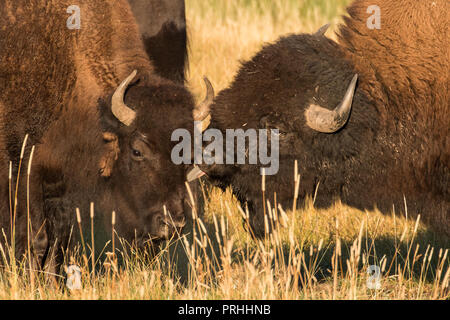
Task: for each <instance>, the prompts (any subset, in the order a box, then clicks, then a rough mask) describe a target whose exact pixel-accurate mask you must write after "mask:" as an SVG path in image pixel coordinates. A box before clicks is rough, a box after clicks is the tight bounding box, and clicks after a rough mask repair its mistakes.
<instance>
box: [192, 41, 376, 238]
mask: <svg viewBox="0 0 450 320" xmlns="http://www.w3.org/2000/svg"><path fill="white" fill-rule="evenodd" d="M357 78H358V77H357V75H356V74H355V72H354V71H353V67H352V65H351V63H349V62H348V61H347V60H345V57H344V55H343V53H342V52H341V50H340V49H339V47H338V45H337V44H335V43H334V42H333V41H332V40H329V39H327V38H325V37H323V36H322V35H321V34H316V35H299V36H290V37H286V38H283V39H281V40H280V41H279V42H278V43H276V44H273V45H269V46H266V47H265V48H264V49H263V50H262V51H261V52H259V53H258V54H257V55H256V56H255V57H254V58H253V59H252V60H251V61H249V62H247V63H245V64H244V65H243V66H242V68H241V70H240V71H239V73H238V75H237V76H236V78H235V80H234V82H233V83H232V84H231V86H230V87H229V88H228V89H225V90H223V91H222V92H220V93H219V94H218V96H217V98H216V99H215V101H214V103H213V104H212V106H211V125H210V128H217V129H219V130H220V131H221V132H222V134H223V135H225V133H226V130H227V129H234V130H236V129H243V130H248V129H256V130H260V129H278V130H279V136H278V141H279V171H278V173H277V174H276V175H273V176H268V177H267V178H266V180H265V181H266V199H271V202H272V205H273V202H274V201H273V199H274V193H275V192H276V194H277V202H278V203H279V204H282V205H283V207H284V208H291V207H292V201H293V198H294V190H295V188H294V171H295V170H294V163H295V160H297V162H298V173H299V174H300V176H301V182H300V190H299V197H300V198H302V197H305V196H307V195H312V196H314V194H315V191H316V188H318V187H319V189H318V193H317V198H316V204H319V205H323V206H326V205H329V204H330V203H331V202H332V201H333V200H334V197H335V196H336V197H339V196H343V197H345V194H344V192H347V190H348V189H347V188H348V186H347V185H351V183H352V182H351V179H355V180H357V176H358V174H361V172H359V173H358V174H356V171H357V170H359V169H360V168H359V167H358V168H357V167H356V166H359V164H361V163H364V162H365V161H366V160H362V159H361V156H362V155H364V156H365V155H367V154H368V153H367V152H365V149H367V145H370V144H371V141H373V140H372V139H373V132H374V131H376V129H375V128H376V126H377V121H378V118H377V115H376V111H375V109H374V108H373V105H371V104H370V103H369V102H368V99H367V98H366V97H365V95H364V93H363V92H362V91H360V90H357ZM371 151H372V150H371ZM365 163H367V162H365ZM260 167H264V166H262V165H261V164H260V163H259V162H258V165H253V164H249V161H248V154H247V159H246V164H244V165H236V164H234V165H231V164H223V165H222V164H220V165H217V164H215V165H210V166H208V165H201V166H200V168H201V169H202V170H203V171H204V172H205V173H206V174H207V175H208V176H209V177H210V178H211V179H212V180H213V181H214V182H216V183H217V184H218V185H219V186H231V187H232V189H233V192H234V193H235V195H236V196H237V197H238V198H239V199H240V200H241V201H244V202H247V203H248V204H249V209H250V211H251V212H250V215H251V224H252V226H253V227H254V232H255V233H256V234H263V233H264V217H263V212H264V210H263V200H262V192H261V180H262V179H261V175H260V170H259V169H260ZM355 170H356V171H355ZM362 174H365V171H363V172H362ZM360 180H361V179H360ZM354 185H356V183H354ZM299 203H300V202H299ZM264 205H265V204H264ZM252 211H253V212H252Z"/></svg>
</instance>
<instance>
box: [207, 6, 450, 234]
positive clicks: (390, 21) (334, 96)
mask: <svg viewBox="0 0 450 320" xmlns="http://www.w3.org/2000/svg"><path fill="white" fill-rule="evenodd" d="M433 3H434V4H433ZM373 4H378V5H379V6H380V7H381V10H382V16H381V30H370V29H368V28H367V26H366V21H367V18H368V17H369V16H370V15H369V14H367V13H366V10H367V7H368V6H369V5H373ZM448 6H449V4H448V1H445V0H442V1H408V0H405V1H355V3H354V4H352V5H351V6H350V7H349V13H350V17H349V18H346V19H345V25H343V26H341V27H340V34H341V36H340V37H339V38H340V44H337V43H335V42H334V41H332V40H330V39H328V38H326V37H323V36H320V35H291V36H287V37H283V38H281V39H280V40H279V41H277V42H276V43H274V44H271V45H266V46H265V47H264V48H263V49H262V50H261V51H260V52H259V53H257V54H256V55H255V57H253V58H252V59H251V60H250V61H248V62H246V63H244V64H243V66H242V68H241V69H240V70H239V72H238V74H237V76H236V78H235V79H234V81H233V83H232V84H231V86H230V87H229V88H227V89H225V90H223V91H222V92H220V93H219V95H218V96H217V98H216V100H215V102H214V104H213V106H212V107H211V110H212V122H211V127H215V128H219V129H221V130H223V131H224V130H225V129H228V128H242V129H249V128H278V129H279V130H280V131H281V133H282V135H281V136H280V171H279V173H278V174H277V175H275V176H269V177H267V179H266V188H267V191H266V195H267V197H272V199H273V195H274V192H276V193H277V200H278V203H281V204H282V205H283V206H284V207H285V208H290V207H291V206H292V199H293V192H294V179H293V177H294V174H293V173H294V169H293V165H294V160H298V163H299V173H300V175H301V180H300V197H301V198H303V197H305V196H306V195H308V194H310V195H314V194H315V192H316V188H318V189H317V198H316V205H317V206H319V207H327V206H329V205H330V204H332V202H333V201H334V200H336V199H341V200H342V201H343V202H344V203H346V204H349V205H351V206H355V207H357V208H360V209H372V208H374V207H378V208H379V209H381V210H382V211H383V212H385V213H389V212H390V211H391V210H392V209H395V211H396V212H397V213H401V212H404V209H405V204H406V206H407V208H408V213H409V216H410V217H415V216H416V215H417V214H419V213H420V214H421V215H422V219H423V220H425V221H426V222H427V223H429V224H431V225H432V226H433V227H434V228H436V229H437V230H440V231H443V232H445V233H447V234H449V233H450V219H449V215H450V190H449V180H450V169H449V167H450V156H449V153H450V134H449V130H450V125H449V124H450V111H449V106H448V70H449V50H448V49H449V48H448V43H449V41H448V34H449V33H448V31H447V27H448V18H447V16H446V15H447V13H448ZM356 73H357V74H358V75H359V81H358V85H357V89H356V92H355V97H354V101H353V107H352V112H351V115H350V118H349V121H348V123H347V124H346V126H345V127H344V128H342V129H341V130H339V131H337V132H336V133H334V134H324V133H320V132H317V131H314V130H312V129H311V128H310V127H308V126H307V125H306V122H305V118H304V112H305V109H306V108H307V107H308V106H309V104H311V103H314V104H320V105H321V106H323V107H326V108H329V109H333V108H335V106H336V105H337V104H338V103H339V101H340V99H342V98H343V96H344V94H345V91H346V88H347V86H348V85H349V83H350V80H351V79H352V77H353V75H354V74H356ZM203 169H204V170H205V171H206V172H207V173H208V175H209V176H210V177H211V178H212V180H213V181H215V182H216V183H217V184H219V185H221V186H227V185H231V186H232V188H233V191H234V193H235V194H236V195H237V196H238V198H239V199H240V200H241V201H247V202H248V204H249V206H250V208H251V209H253V210H252V221H251V222H252V225H253V227H254V229H255V231H256V232H257V233H259V234H262V233H263V232H264V219H263V216H262V212H263V210H262V196H261V177H260V175H259V168H258V167H257V166H251V165H240V166H238V165H236V166H223V165H215V166H212V167H208V166H203Z"/></svg>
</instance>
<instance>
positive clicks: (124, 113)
mask: <svg viewBox="0 0 450 320" xmlns="http://www.w3.org/2000/svg"><path fill="white" fill-rule="evenodd" d="M136 74H137V71H136V70H134V71H133V72H132V73H131V74H130V75H129V76H128V77H127V78H126V79H125V80H123V81H122V83H121V84H120V85H119V86H118V87H117V89H116V91H115V92H114V95H113V96H112V100H111V111H112V113H113V114H114V116H115V117H116V118H117V119H118V120H119V121H120V122H122V123H123V124H124V125H126V126H129V125H130V124H132V123H133V121H134V119H135V118H136V111H134V110H132V109H130V108H129V107H127V105H126V104H125V103H124V101H123V100H124V96H125V90H127V87H128V85H129V84H130V82H131V81H132V80H133V79H134V77H135V76H136Z"/></svg>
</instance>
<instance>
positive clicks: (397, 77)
mask: <svg viewBox="0 0 450 320" xmlns="http://www.w3.org/2000/svg"><path fill="white" fill-rule="evenodd" d="M371 5H377V6H379V8H380V10H381V29H379V30H378V29H374V30H371V29H368V28H367V26H366V21H367V19H368V17H369V16H370V14H368V13H367V12H366V11H367V8H368V7H369V6H371ZM449 12H450V2H449V1H447V0H436V1H434V0H433V1H415V0H396V1H392V0H375V1H371V0H358V1H355V2H354V3H352V5H350V7H349V8H348V13H349V17H345V18H344V21H345V24H344V25H342V26H341V27H340V29H339V32H338V36H339V41H340V43H341V44H342V46H343V47H344V48H345V53H346V56H347V58H348V59H350V60H351V61H352V62H353V64H354V66H355V69H356V71H357V72H358V73H359V75H360V80H361V81H360V84H361V89H363V90H365V91H366V92H368V95H369V96H370V97H371V99H372V101H373V103H374V105H375V106H376V107H377V110H378V112H379V113H380V117H381V121H382V124H383V125H384V126H386V130H387V131H388V132H389V135H390V136H391V137H397V138H396V139H395V140H394V141H395V142H394V141H392V143H393V144H392V147H393V148H395V149H396V150H397V154H398V157H403V159H402V160H400V159H399V160H398V161H401V162H402V166H403V167H402V168H401V171H399V176H398V178H396V179H395V181H396V182H395V184H396V187H395V189H397V190H398V193H400V192H403V193H404V194H405V196H406V199H407V200H408V196H409V197H411V198H415V197H423V198H424V201H430V204H429V206H428V207H429V208H430V209H429V210H433V211H435V212H434V213H433V214H431V215H432V216H433V218H435V219H436V221H442V222H444V226H446V227H445V228H447V230H448V228H449V224H450V221H449V220H450V203H449V202H450V106H449V101H450V96H449V88H448V86H449V81H450V79H449V72H450V50H449V43H450V32H449V31H450V30H449V16H448V13H449ZM401 155H402V156H401ZM405 155H407V156H406V157H405ZM400 190H401V191H400ZM430 193H431V194H434V195H435V196H434V197H432V198H434V199H431V198H430V199H428V200H425V198H427V197H426V196H425V194H430ZM436 197H437V199H438V200H437V199H436ZM436 200H437V203H435V202H436ZM426 216H427V215H426Z"/></svg>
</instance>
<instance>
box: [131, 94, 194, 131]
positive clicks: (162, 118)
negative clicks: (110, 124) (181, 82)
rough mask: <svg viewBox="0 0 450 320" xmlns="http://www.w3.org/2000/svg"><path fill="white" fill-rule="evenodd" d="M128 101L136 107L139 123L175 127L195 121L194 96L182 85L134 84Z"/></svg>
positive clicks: (156, 126)
mask: <svg viewBox="0 0 450 320" xmlns="http://www.w3.org/2000/svg"><path fill="white" fill-rule="evenodd" d="M125 103H126V104H127V105H128V106H129V107H130V108H133V109H135V110H136V111H137V117H136V121H137V123H136V124H137V125H138V127H150V126H151V127H152V128H158V129H161V130H162V131H168V130H169V131H172V130H174V128H177V127H179V126H189V127H191V126H192V123H193V118H192V110H193V108H194V100H193V98H192V96H191V94H190V93H189V92H188V91H187V90H186V89H185V88H183V87H182V86H178V85H158V86H150V87H139V86H136V87H131V88H129V90H128V91H127V93H126V95H125ZM149 124H151V125H149Z"/></svg>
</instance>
